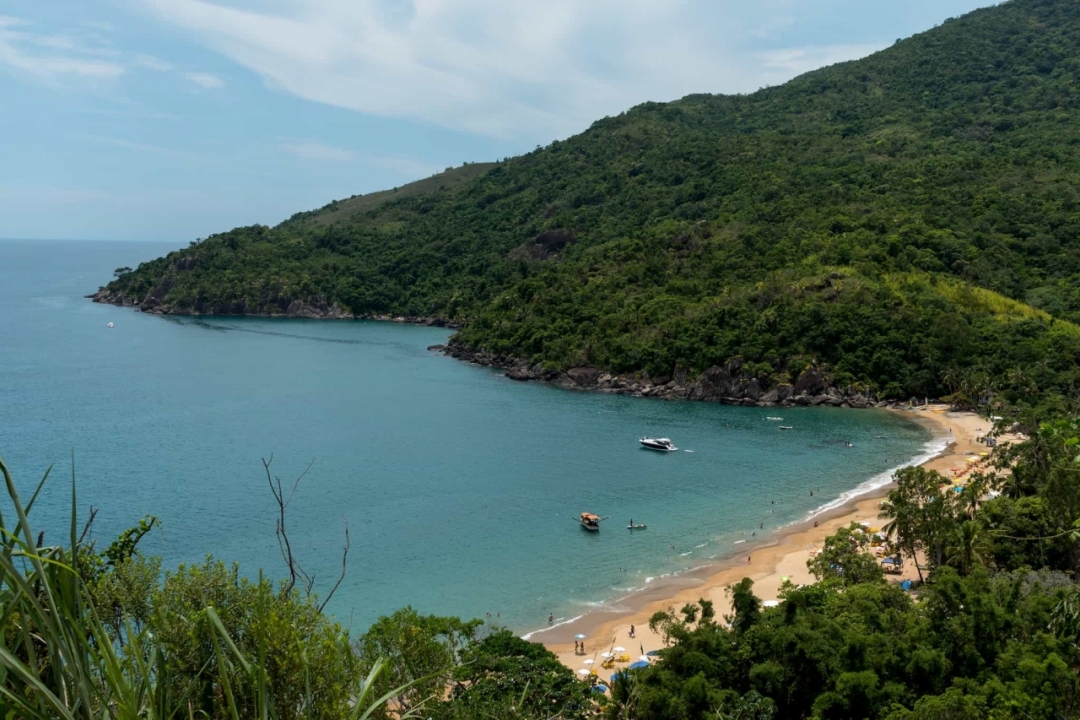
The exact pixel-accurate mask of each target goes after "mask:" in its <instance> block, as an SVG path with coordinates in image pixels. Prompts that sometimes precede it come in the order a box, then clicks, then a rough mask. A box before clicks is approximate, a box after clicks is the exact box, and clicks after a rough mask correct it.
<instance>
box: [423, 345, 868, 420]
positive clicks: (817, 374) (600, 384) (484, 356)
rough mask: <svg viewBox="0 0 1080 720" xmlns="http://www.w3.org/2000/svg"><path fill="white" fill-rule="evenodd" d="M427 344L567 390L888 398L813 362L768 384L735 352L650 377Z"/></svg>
mask: <svg viewBox="0 0 1080 720" xmlns="http://www.w3.org/2000/svg"><path fill="white" fill-rule="evenodd" d="M429 349H430V350H438V351H440V352H444V353H446V354H447V355H450V356H451V357H454V358H457V359H459V360H465V361H467V362H471V363H475V364H477V365H482V366H484V367H497V368H503V369H505V370H506V376H507V377H508V378H510V379H511V380H519V381H529V380H536V381H543V382H549V383H552V384H554V385H558V386H560V387H563V388H566V389H568V390H590V391H594V392H601V393H607V394H612V395H632V396H634V397H652V398H660V399H664V400H697V401H701V402H719V403H724V404H727V405H758V406H762V407H765V406H772V405H780V406H786V407H790V406H794V405H802V406H819V405H825V406H829V407H852V408H867V407H884V406H885V405H887V404H888V403H887V402H884V401H879V400H878V399H877V398H876V397H875V396H874V395H873V394H872V393H870V391H868V390H866V389H864V388H858V387H840V388H837V387H834V386H833V380H834V378H833V377H832V375H831V373H829V372H828V370H826V369H823V368H819V367H816V366H811V367H808V368H806V369H804V370H803V371H802V372H801V373H799V374H798V377H797V378H796V380H795V382H794V383H777V384H772V383H770V381H769V379H768V378H766V377H759V376H756V375H754V374H753V373H751V372H749V371H748V370H747V369H746V368H745V366H744V364H743V361H742V359H741V358H735V359H733V360H731V361H729V362H728V363H727V364H726V365H724V366H723V367H721V366H714V367H711V368H709V369H708V370H706V371H705V372H703V373H701V374H699V375H698V376H697V377H694V378H689V377H688V375H687V373H686V371H685V370H679V369H677V370H676V371H675V373H674V376H673V377H671V378H668V377H655V378H654V377H650V376H649V374H648V373H633V374H624V375H617V374H612V373H608V372H604V371H602V370H600V369H598V368H595V367H591V366H582V367H573V368H570V369H568V370H566V371H562V370H558V369H552V368H546V367H545V366H544V364H543V363H535V364H533V365H531V366H530V365H529V363H527V362H525V361H523V360H520V359H516V358H512V357H506V356H501V355H493V354H492V353H488V352H483V351H479V352H477V351H473V350H471V349H469V348H466V347H463V346H461V345H458V344H454V343H451V344H450V345H433V346H432V347H431V348H429Z"/></svg>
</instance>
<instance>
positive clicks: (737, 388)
mask: <svg viewBox="0 0 1080 720" xmlns="http://www.w3.org/2000/svg"><path fill="white" fill-rule="evenodd" d="M731 394H732V395H734V396H735V397H737V398H739V399H740V400H749V401H751V402H755V403H756V402H757V401H758V399H759V398H761V384H760V383H758V381H757V378H749V379H746V378H743V379H740V380H738V381H737V382H736V383H735V385H734V387H733V388H732V393H731Z"/></svg>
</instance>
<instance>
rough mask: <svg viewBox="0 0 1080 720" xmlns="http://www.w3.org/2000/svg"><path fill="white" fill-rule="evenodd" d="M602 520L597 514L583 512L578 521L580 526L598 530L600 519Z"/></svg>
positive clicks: (591, 530) (592, 530)
mask: <svg viewBox="0 0 1080 720" xmlns="http://www.w3.org/2000/svg"><path fill="white" fill-rule="evenodd" d="M601 520H603V518H602V517H600V516H599V515H593V514H592V513H587V512H583V513H581V518H580V519H579V520H578V522H580V523H581V527H583V528H585V529H586V530H589V531H590V532H599V531H600V521H601Z"/></svg>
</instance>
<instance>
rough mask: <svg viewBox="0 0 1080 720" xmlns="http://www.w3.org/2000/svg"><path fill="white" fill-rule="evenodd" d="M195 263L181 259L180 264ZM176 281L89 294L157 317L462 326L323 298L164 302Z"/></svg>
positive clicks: (94, 298) (163, 279) (167, 279)
mask: <svg viewBox="0 0 1080 720" xmlns="http://www.w3.org/2000/svg"><path fill="white" fill-rule="evenodd" d="M187 260H192V261H193V259H192V258H182V259H181V260H180V261H178V262H184V261H187ZM174 283H175V280H174V279H173V277H172V275H166V276H165V277H164V278H162V280H161V282H159V283H158V284H157V285H156V286H154V287H153V288H152V289H151V290H150V292H148V293H147V294H146V296H145V297H144V298H143V299H142V300H138V299H136V298H134V297H131V296H130V295H126V294H124V293H123V292H119V291H110V290H109V289H107V288H101V289H100V290H98V291H97V292H96V293H93V294H92V295H87V296H86V297H88V298H90V299H91V300H93V301H94V302H96V303H105V304H107V305H119V306H121V307H137V308H138V309H139V310H141V311H143V312H148V313H154V314H155V315H214V316H236V315H239V316H251V317H293V318H306V319H309V320H385V321H387V322H396V323H408V324H411V325H430V326H432V327H446V328H458V327H461V325H460V324H459V323H454V322H451V321H449V320H447V319H446V318H440V317H419V316H413V315H354V314H353V313H351V312H349V311H347V310H346V309H345V308H343V307H341V305H339V304H338V303H336V302H330V301H328V300H327V298H326V297H324V296H322V295H312V296H310V297H308V298H306V299H299V298H290V297H280V296H279V297H274V298H268V299H267V300H265V301H263V302H260V303H258V304H255V305H253V304H251V303H249V302H248V301H247V300H236V301H232V302H219V303H202V302H196V303H193V304H192V305H191V306H187V307H179V306H176V305H171V304H169V303H167V302H165V298H166V297H167V296H168V294H169V292H170V291H171V290H172V288H173V285H174Z"/></svg>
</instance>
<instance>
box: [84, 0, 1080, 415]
mask: <svg viewBox="0 0 1080 720" xmlns="http://www.w3.org/2000/svg"><path fill="white" fill-rule="evenodd" d="M1078 68H1080V8H1078V6H1077V5H1076V3H1073V2H1065V1H1064V0H1012V1H1011V2H1006V3H1004V4H1002V5H999V6H996V7H991V8H987V9H984V10H978V11H976V12H973V13H971V14H969V15H965V16H964V17H961V18H957V19H954V20H950V21H948V22H946V23H945V24H943V25H942V26H940V27H937V28H934V29H933V30H930V31H928V32H926V33H922V34H920V35H917V36H914V37H912V38H908V39H905V40H901V41H898V42H897V43H896V44H895V45H894V46H892V47H890V48H888V49H886V50H884V51H882V52H879V53H876V54H874V55H872V56H870V57H867V58H865V59H863V60H859V61H855V62H850V63H843V64H840V65H835V66H833V67H829V68H824V69H821V70H817V71H814V72H811V73H808V74H806V75H803V76H801V77H799V78H796V79H794V80H792V81H791V82H789V83H787V84H785V85H783V86H780V87H774V88H768V89H764V90H761V91H759V92H756V93H753V94H750V95H745V96H711V95H693V96H688V97H686V98H683V99H682V100H679V101H677V102H673V103H667V104H660V103H646V104H644V105H641V106H638V107H636V108H633V109H632V110H629V111H627V112H625V113H623V114H621V115H619V116H617V117H610V118H605V119H603V120H600V121H598V122H596V123H595V124H594V125H593V126H592V127H590V128H589V129H588V130H587V131H586V132H584V133H582V134H580V135H578V136H575V137H572V138H569V139H568V140H565V141H559V142H554V143H551V144H550V145H548V146H546V147H543V148H538V149H537V150H536V151H534V152H531V153H529V154H527V155H523V156H521V157H516V158H512V159H509V160H507V161H505V162H502V163H499V164H498V165H496V166H494V167H490V168H487V167H481V166H467V168H466V169H470V170H483V172H480V173H479V174H476V175H470V174H469V173H467V172H466V173H465V174H461V173H462V171H463V170H465V169H459V170H458V171H455V173H456V174H453V175H451V176H447V177H446V179H445V182H444V181H443V180H440V179H438V178H434V179H430V180H429V181H424V182H426V183H428V185H429V186H430V185H440V187H439V189H434V190H429V189H428V187H426V186H425V187H420V186H407V187H408V189H405V188H402V189H400V191H398V192H396V193H395V192H391V193H389V194H383V195H380V196H378V197H374V198H372V197H370V196H368V197H367V199H363V198H359V199H354V200H348V201H342V202H341V203H332V204H331V205H330V206H327V207H326V208H324V209H323V210H321V211H316V212H314V213H305V214H301V215H299V216H297V217H296V218H294V219H292V220H290V221H287V222H285V223H283V224H281V225H280V226H278V227H275V228H269V227H263V226H253V227H245V228H237V229H235V230H232V231H230V232H225V233H221V234H219V235H214V236H212V237H210V238H207V239H205V240H202V241H197V242H195V243H193V244H192V246H191V247H189V248H186V249H184V250H179V251H177V252H174V253H171V254H169V255H168V256H166V257H163V258H160V259H158V260H155V261H152V262H149V263H146V264H144V265H142V266H140V267H139V268H138V269H136V270H135V271H133V272H125V273H121V274H120V276H119V277H118V278H117V279H116V280H114V281H113V282H112V283H110V284H109V285H108V287H107V289H106V291H107V294H112V297H113V298H114V300H116V299H119V298H120V297H121V296H123V297H126V298H127V299H128V301H129V302H130V301H133V302H135V303H136V304H141V305H142V307H144V308H146V309H148V310H154V311H159V312H166V311H167V312H182V313H215V314H229V313H241V314H242V313H266V314H284V313H286V312H287V311H288V308H289V307H290V305H291V304H292V303H293V302H294V301H300V302H303V303H308V304H312V305H317V306H319V307H324V308H325V307H329V306H335V305H336V306H337V307H338V308H339V309H340V310H341V311H343V312H346V313H353V314H356V315H376V314H383V313H386V314H392V315H405V316H424V317H443V318H446V319H450V320H455V321H464V322H465V323H466V325H465V327H464V328H463V329H462V330H461V332H460V334H459V336H458V340H459V341H460V342H461V343H464V344H465V345H468V346H470V347H472V348H474V349H479V350H486V351H489V352H492V353H495V354H496V355H506V356H512V357H515V358H519V359H524V360H527V361H529V363H530V364H535V363H546V364H547V365H548V367H549V368H552V369H567V368H571V367H574V366H590V365H591V366H595V367H597V368H600V369H603V370H607V371H612V372H616V373H635V372H642V371H644V372H648V373H649V374H650V375H651V376H652V377H653V378H658V377H665V378H671V377H675V376H677V375H678V374H679V371H685V372H686V373H687V374H688V375H689V377H691V378H693V377H694V376H695V375H696V374H698V373H702V372H704V371H705V370H707V369H708V368H709V367H712V366H723V365H724V364H725V363H726V362H727V361H728V360H730V359H732V358H734V357H741V358H742V359H743V360H744V364H743V370H744V373H745V374H747V375H748V376H752V377H754V378H756V379H758V381H759V383H760V384H761V385H762V386H763V387H766V388H767V387H771V386H775V385H779V384H783V383H789V382H793V381H794V379H795V378H797V377H798V375H799V373H800V372H801V371H802V370H803V369H805V368H806V367H807V366H809V365H810V364H814V363H816V364H818V365H819V366H820V367H824V368H827V369H828V370H829V371H830V373H831V374H832V376H833V378H834V384H835V385H836V387H838V388H842V387H845V386H854V387H867V388H869V389H871V390H872V391H873V392H874V393H875V394H877V395H878V396H880V397H892V398H900V399H906V398H908V397H910V396H912V395H917V396H919V397H923V396H930V397H944V396H946V395H948V394H957V395H958V396H960V397H961V398H965V397H966V398H969V399H971V398H977V397H978V396H980V395H981V394H986V393H990V392H993V393H995V394H996V396H997V398H998V399H999V400H1001V401H1003V402H1007V403H1008V402H1011V403H1020V404H1031V402H1032V401H1033V400H1037V401H1038V402H1040V403H1043V404H1045V406H1046V407H1048V408H1052V409H1055V410H1056V411H1062V410H1063V409H1064V410H1068V408H1066V407H1065V405H1064V403H1063V401H1062V398H1063V397H1068V396H1075V391H1076V389H1077V388H1078V387H1080V369H1078V365H1077V363H1076V362H1075V359H1076V357H1078V356H1080V328H1078V327H1077V324H1076V323H1078V322H1080V241H1078V238H1080V226H1078V221H1077V218H1078V217H1080V215H1078V213H1077V209H1078V206H1077V199H1078V198H1077V186H1078V185H1080V154H1078V153H1080V145H1078V144H1077V143H1076V142H1075V128H1076V126H1077V122H1078V120H1080V116H1078V112H1080V86H1078V79H1077V71H1078ZM361 200H362V201H363V202H360V201H361Z"/></svg>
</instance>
